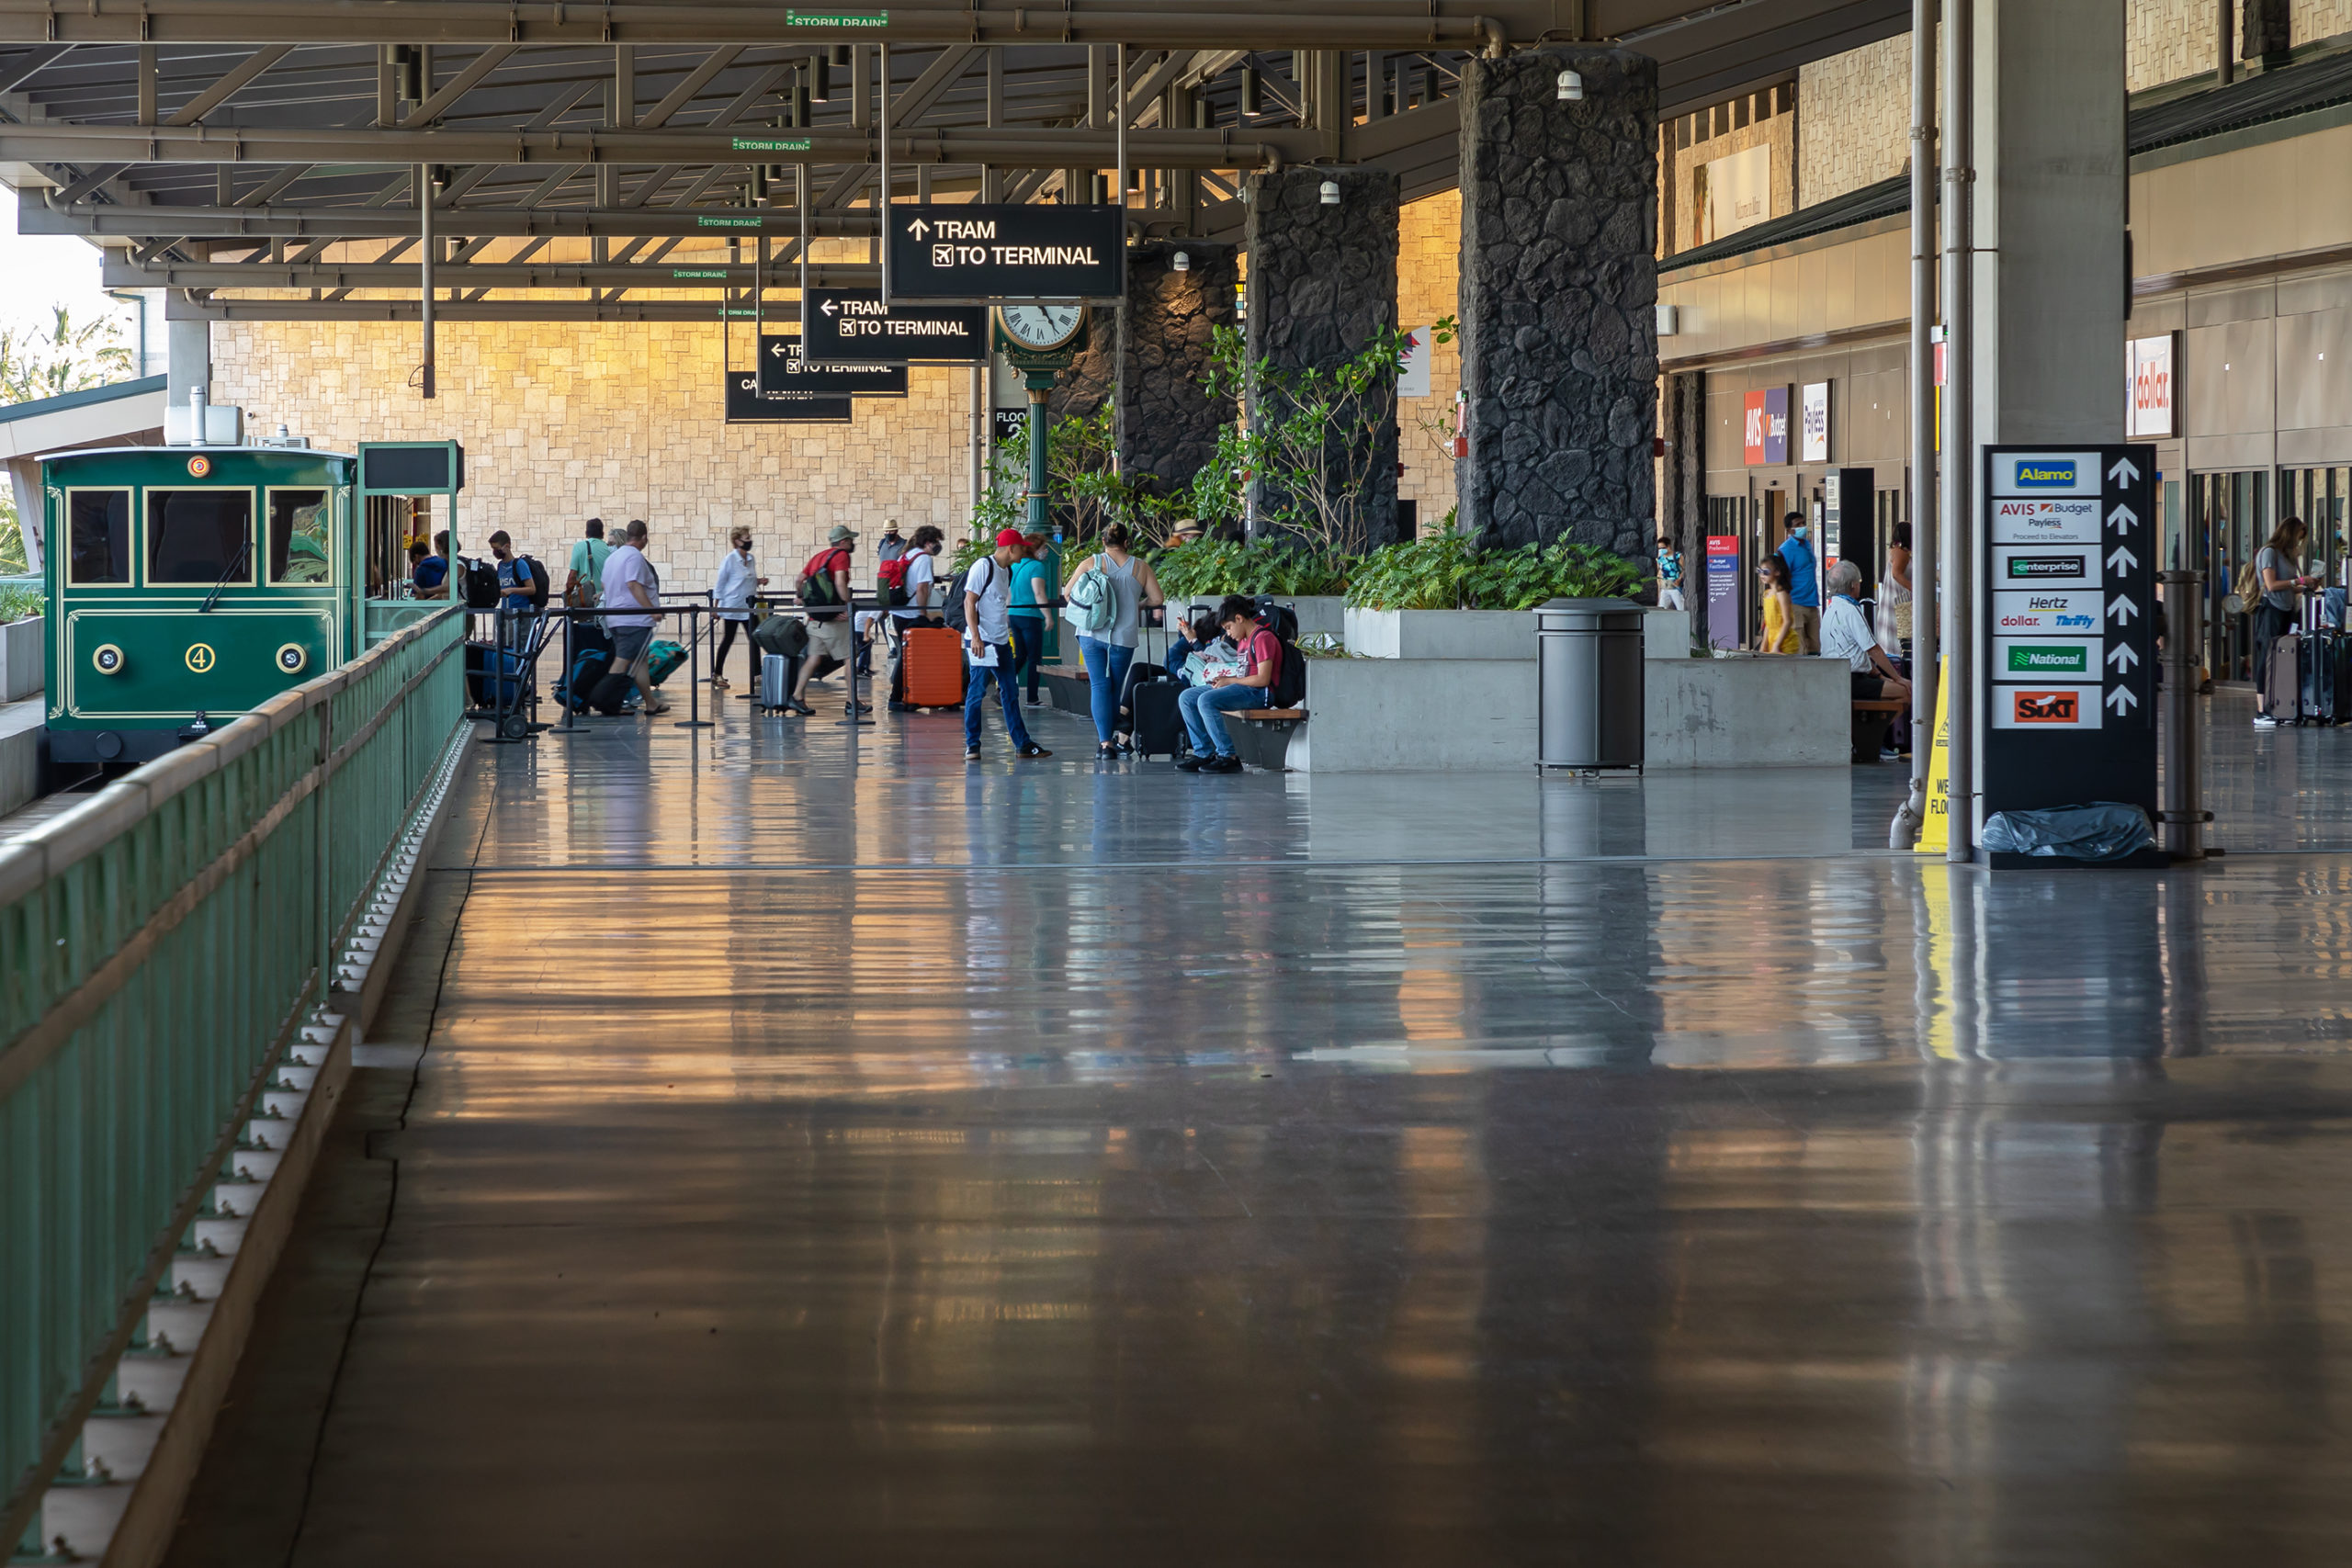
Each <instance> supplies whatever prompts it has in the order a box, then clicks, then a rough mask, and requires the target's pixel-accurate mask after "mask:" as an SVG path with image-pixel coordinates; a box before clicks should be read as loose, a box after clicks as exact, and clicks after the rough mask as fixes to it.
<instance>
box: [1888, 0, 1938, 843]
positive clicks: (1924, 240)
mask: <svg viewBox="0 0 2352 1568" xmlns="http://www.w3.org/2000/svg"><path fill="white" fill-rule="evenodd" d="M1936 4H1937V0H1911V507H1910V511H1911V793H1910V795H1909V796H1908V797H1906V798H1905V801H1904V803H1903V806H1902V807H1901V808H1900V809H1899V810H1897V811H1896V812H1895V814H1894V824H1893V826H1892V828H1891V829H1889V832H1888V843H1889V845H1890V846H1891V847H1893V848H1894V849H1898V850H1907V849H1910V848H1911V847H1912V846H1914V845H1916V844H1917V843H1918V841H1919V829H1921V828H1922V827H1924V826H1926V824H1927V820H1928V769H1929V768H1930V767H1932V766H1933V765H1934V761H1935V733H1936V685H1937V681H1938V678H1939V676H1940V675H1941V673H1942V671H1941V670H1940V668H1939V666H1938V664H1937V662H1936V655H1937V652H1938V649H1939V646H1940V644H1939V638H1938V637H1937V636H1936V633H1937V630H1938V627H1937V626H1936V585H1937V583H1939V581H1942V578H1941V574H1940V573H1939V572H1938V571H1937V570H1936V542H1937V538H1938V530H1937V528H1936V349H1935V334H1934V332H1933V326H1934V321H1935V314H1936Z"/></svg>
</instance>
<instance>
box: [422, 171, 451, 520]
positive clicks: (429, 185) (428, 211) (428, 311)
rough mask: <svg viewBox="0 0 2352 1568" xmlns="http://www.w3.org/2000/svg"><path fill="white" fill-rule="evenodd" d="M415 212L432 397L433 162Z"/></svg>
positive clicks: (427, 384) (426, 373)
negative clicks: (420, 254)
mask: <svg viewBox="0 0 2352 1568" xmlns="http://www.w3.org/2000/svg"><path fill="white" fill-rule="evenodd" d="M416 212H417V219H416V226H417V239H418V242H419V243H420V245H421V246H422V248H423V253H424V254H423V257H422V259H421V260H420V262H419V264H418V265H419V268H420V270H421V272H422V274H423V277H422V279H421V282H420V286H419V296H418V310H417V314H418V317H419V319H420V320H421V321H423V322H424V367H423V370H422V380H423V390H424V396H425V397H426V398H427V399H430V398H432V397H433V395H434V392H433V250H434V246H435V243H436V242H435V240H434V238H433V165H432V164H418V165H417V166H416ZM449 547H450V549H452V550H455V549H456V548H457V547H458V539H457V535H456V534H455V533H454V532H452V533H451V535H450V536H449Z"/></svg>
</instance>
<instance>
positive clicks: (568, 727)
mask: <svg viewBox="0 0 2352 1568" xmlns="http://www.w3.org/2000/svg"><path fill="white" fill-rule="evenodd" d="M554 613H555V614H557V615H561V616H562V617H563V674H562V677H561V678H560V684H561V685H562V687H563V702H562V704H561V706H562V708H563V722H562V723H561V724H556V725H550V726H548V734H549V735H578V734H581V733H582V732H583V731H584V730H586V728H588V727H587V726H586V725H584V724H574V723H572V722H571V712H572V708H571V705H572V704H573V703H575V702H577V701H579V700H580V694H579V693H578V692H575V691H573V690H572V689H571V671H573V670H574V669H576V668H577V667H578V666H579V662H580V660H579V656H578V652H577V650H576V649H574V648H573V647H572V643H571V631H572V627H574V626H577V625H579V623H578V622H577V621H575V620H574V619H573V618H572V615H573V612H572V610H571V607H570V606H568V605H567V606H566V607H565V608H563V609H561V610H560V611H556V612H554Z"/></svg>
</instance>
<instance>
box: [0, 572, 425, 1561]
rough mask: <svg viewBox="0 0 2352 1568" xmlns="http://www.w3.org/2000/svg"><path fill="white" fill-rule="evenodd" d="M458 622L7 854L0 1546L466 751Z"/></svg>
mask: <svg viewBox="0 0 2352 1568" xmlns="http://www.w3.org/2000/svg"><path fill="white" fill-rule="evenodd" d="M464 637H465V619H464V615H463V613H462V612H461V611H458V610H457V609H450V610H446V611H444V612H442V613H441V614H439V615H435V616H434V617H433V618H432V619H430V620H428V621H425V622H422V623H420V624H418V625H416V626H411V627H409V628H407V629H406V630H404V631H402V632H401V633H400V634H399V635H397V636H396V637H392V638H391V639H390V640H389V641H387V642H385V643H383V644H381V645H380V646H379V647H377V648H375V649H370V650H369V651H368V653H367V654H366V655H365V656H363V657H362V658H360V659H358V660H355V661H354V662H352V663H350V664H347V665H345V667H343V668H342V669H341V670H338V671H335V672H334V673H333V674H330V675H325V676H322V677H321V678H320V679H318V680H315V681H311V682H308V683H306V684H304V685H301V686H299V687H297V688H295V689H294V690H292V691H290V692H288V693H286V694H283V695H282V696H279V697H277V698H276V699H275V700H273V701H272V702H270V703H269V704H268V705H266V706H265V707H263V708H262V709H260V710H259V711H258V712H255V713H254V714H251V715H248V716H245V717H243V718H241V719H238V720H237V721H235V722H234V723H232V724H229V725H226V726H224V727H223V728H221V729H220V730H219V731H218V732H217V733H215V734H214V735H212V736H210V737H208V738H207V739H203V740H200V741H198V742H196V743H194V744H192V745H189V746H187V747H185V748H183V749H182V750H178V751H175V752H173V753H172V754H171V755H170V756H168V757H165V758H163V759H161V760H159V761H154V762H152V763H149V764H148V765H147V766H145V767H142V768H141V769H139V770H138V771H137V772H135V773H131V774H130V775H129V776H127V777H125V778H124V779H122V780H121V781H120V782H119V783H117V784H112V785H109V786H108V787H107V788H106V789H105V790H103V791H101V792H100V793H99V794H98V795H96V796H94V797H92V799H91V800H90V801H89V803H88V804H86V805H85V806H82V807H77V808H76V809H74V811H72V812H69V813H67V814H66V815H64V816H62V817H60V818H57V819H56V820H55V821H53V822H51V823H50V824H48V825H47V826H45V827H43V828H41V829H39V830H37V831H35V832H33V833H32V834H30V835H28V836H27V837H26V838H23V839H21V840H16V841H14V842H12V843H9V844H7V845H6V846H5V847H0V1488H5V1502H0V1547H12V1546H14V1545H15V1544H16V1543H17V1541H18V1540H22V1539H23V1537H24V1531H25V1529H26V1528H27V1527H28V1524H30V1523H31V1522H32V1521H33V1519H34V1518H35V1517H36V1515H37V1512H38V1508H39V1505H40V1496H41V1494H42V1491H43V1490H44V1489H45V1488H46V1487H47V1486H48V1484H49V1483H50V1482H51V1479H52V1478H53V1477H54V1476H55V1474H56V1473H57V1472H58V1470H59V1468H60V1466H61V1465H62V1464H63V1463H64V1462H65V1461H66V1460H67V1458H68V1456H69V1454H70V1452H71V1450H72V1445H73V1441H74V1434H75V1433H76V1432H77V1431H78V1430H79V1428H80V1427H81V1424H82V1422H83V1421H84V1419H85V1418H86V1416H88V1413H89V1412H90V1410H91V1409H92V1408H93V1407H94V1406H95V1405H96V1403H97V1401H98V1399H99V1397H100V1396H101V1395H102V1394H103V1393H105V1392H106V1389H107V1380H108V1378H109V1376H110V1374H111V1371H112V1368H113V1366H114V1364H115V1362H116V1360H117V1359H118V1358H119V1355H120V1353H121V1351H122V1350H123V1348H125V1347H126V1346H128V1345H130V1344H131V1343H132V1342H133V1340H134V1338H135V1337H137V1336H138V1335H139V1334H140V1332H141V1328H142V1325H143V1319H144V1315H145V1312H146V1308H147V1304H148V1303H149V1301H150V1300H151V1298H152V1297H153V1294H154V1292H155V1291H156V1289H157V1288H158V1285H159V1284H160V1283H161V1282H162V1281H163V1280H164V1271H165V1269H167V1268H168V1267H169V1266H170V1264H171V1262H172V1260H173V1258H175V1256H176V1255H177V1253H178V1251H179V1249H180V1247H181V1246H182V1244H183V1241H184V1239H185V1237H186V1236H187V1233H188V1229H189V1225H190V1223H191V1221H192V1219H193V1218H194V1216H195V1215H196V1213H197V1212H198V1209H199V1207H200V1206H201V1205H202V1204H203V1202H204V1201H205V1199H206V1196H207V1194H208V1192H209V1189H210V1187H211V1185H212V1183H213V1181H214V1179H215V1178H216V1175H217V1173H218V1171H219V1170H220V1166H221V1163H222V1161H223V1160H224V1159H225V1158H226V1157H227V1156H228V1155H229V1154H230V1151H231V1149H232V1147H233V1145H234V1144H235V1141H236V1139H237V1137H238V1136H239V1134H240V1132H241V1130H242V1129H243V1124H244V1122H245V1121H246V1119H247V1117H248V1116H249V1115H250V1114H251V1111H252V1108H253V1104H254V1100H255V1097H256V1096H257V1095H258V1093H259V1092H260V1090H261V1088H262V1086H263V1085H264V1083H265V1082H266V1079H267V1076H268V1074H269V1073H270V1071H271V1070H272V1069H273V1067H274V1066H275V1065H276V1063H277V1061H278V1059H279V1057H280V1056H281V1055H282V1054H283V1053H284V1051H285V1048H286V1046H287V1044H288V1042H289V1041H290V1040H291V1039H292V1038H293V1036H294V1034H295V1032H296V1031H297V1030H298V1029H299V1027H300V1025H301V1024H302V1023H303V1022H304V1021H307V1020H308V1019H309V1018H310V1017H311V1015H312V1014H313V1013H315V1012H317V1011H321V1010H324V1004H325V1003H326V1002H327V1001H328V1000H329V999H330V997H331V994H332V992H333V990H334V987H333V986H332V985H331V984H330V985H327V986H323V987H322V984H321V982H322V979H323V978H325V977H327V976H333V975H334V974H335V973H336V969H335V964H336V955H337V954H338V953H341V952H342V943H343V942H344V941H345V938H346V937H347V936H349V935H350V933H351V932H352V931H353V929H354V927H355V925H356V923H357V921H358V919H359V916H360V914H361V911H362V910H363V908H364V907H365V904H366V901H367V899H368V897H369V893H370V890H371V889H372V888H373V887H374V886H375V885H376V883H377V881H378V879H379V876H381V875H382V874H383V872H384V870H385V867H386V866H387V865H388V864H389V863H390V858H391V852H392V850H393V849H394V848H395V847H396V846H398V844H399V843H400V842H401V839H402V837H403V835H404V833H405V832H406V831H407V830H408V829H409V825H410V820H411V818H412V816H413V814H415V813H416V812H417V811H418V810H420V809H421V808H422V807H424V804H425V802H426V800H427V798H428V795H429V794H430V792H431V790H432V786H433V784H434V783H435V778H436V775H438V774H440V773H442V772H443V770H444V768H445V766H446V764H447V760H448V757H449V754H450V751H451V749H452V747H453V746H455V745H456V744H458V740H459V734H458V728H459V725H460V723H461V722H462V719H463V715H464V710H465V690H464V669H463V660H462V659H460V658H458V656H457V655H458V649H459V648H460V647H461V646H462V644H463V640H464Z"/></svg>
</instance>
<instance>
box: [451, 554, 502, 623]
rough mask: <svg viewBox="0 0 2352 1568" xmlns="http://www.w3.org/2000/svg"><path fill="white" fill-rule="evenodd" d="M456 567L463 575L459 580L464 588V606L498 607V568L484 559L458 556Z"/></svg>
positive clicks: (470, 607)
mask: <svg viewBox="0 0 2352 1568" xmlns="http://www.w3.org/2000/svg"><path fill="white" fill-rule="evenodd" d="M458 570H460V571H461V572H463V573H464V574H465V575H464V576H463V577H462V578H461V579H460V580H459V581H461V583H462V584H463V586H464V589H465V596H466V608H467V609H469V610H495V609H497V608H498V569H497V568H496V567H494V566H492V565H491V563H490V562H488V561H486V560H468V559H467V558H465V557H463V556H459V557H458Z"/></svg>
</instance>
